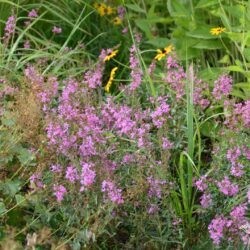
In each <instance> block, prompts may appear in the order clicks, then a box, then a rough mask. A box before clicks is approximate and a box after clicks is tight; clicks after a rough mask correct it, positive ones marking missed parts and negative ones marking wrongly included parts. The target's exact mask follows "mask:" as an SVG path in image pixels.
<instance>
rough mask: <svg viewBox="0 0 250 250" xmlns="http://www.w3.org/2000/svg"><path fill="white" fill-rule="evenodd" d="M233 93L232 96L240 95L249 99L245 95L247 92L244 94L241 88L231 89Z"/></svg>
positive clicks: (244, 98)
mask: <svg viewBox="0 0 250 250" xmlns="http://www.w3.org/2000/svg"><path fill="white" fill-rule="evenodd" d="M231 95H232V96H236V97H239V98H241V99H243V100H246V99H247V98H246V96H245V94H244V93H243V92H242V91H241V90H240V89H233V90H232V91H231Z"/></svg>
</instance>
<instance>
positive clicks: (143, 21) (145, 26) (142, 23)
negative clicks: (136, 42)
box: [135, 19, 153, 39]
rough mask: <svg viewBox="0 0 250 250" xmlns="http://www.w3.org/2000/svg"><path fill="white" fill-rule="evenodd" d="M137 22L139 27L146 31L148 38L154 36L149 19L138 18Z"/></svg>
mask: <svg viewBox="0 0 250 250" xmlns="http://www.w3.org/2000/svg"><path fill="white" fill-rule="evenodd" d="M135 24H136V26H137V27H138V28H139V29H141V30H142V31H143V32H145V35H146V37H147V38H148V39H151V38H152V37H153V35H152V33H151V30H150V25H149V23H148V21H147V19H136V20H135Z"/></svg>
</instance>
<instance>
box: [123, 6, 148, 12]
mask: <svg viewBox="0 0 250 250" xmlns="http://www.w3.org/2000/svg"><path fill="white" fill-rule="evenodd" d="M126 7H128V8H129V9H131V10H133V11H135V12H139V13H144V14H146V11H145V10H144V9H142V8H141V7H140V6H139V5H137V4H126Z"/></svg>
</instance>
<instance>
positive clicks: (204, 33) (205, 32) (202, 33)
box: [186, 26, 214, 39]
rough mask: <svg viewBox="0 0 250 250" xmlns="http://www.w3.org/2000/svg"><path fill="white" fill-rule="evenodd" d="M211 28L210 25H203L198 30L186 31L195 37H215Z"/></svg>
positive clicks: (188, 34)
mask: <svg viewBox="0 0 250 250" xmlns="http://www.w3.org/2000/svg"><path fill="white" fill-rule="evenodd" d="M210 29H211V27H210V26H203V27H199V28H198V29H196V30H193V31H190V32H186V35H187V36H189V37H194V38H202V39H214V36H213V35H211V34H210Z"/></svg>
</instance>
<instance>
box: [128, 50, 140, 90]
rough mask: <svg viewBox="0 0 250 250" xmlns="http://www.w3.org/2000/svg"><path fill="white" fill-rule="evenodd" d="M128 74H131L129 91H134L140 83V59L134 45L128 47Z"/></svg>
mask: <svg viewBox="0 0 250 250" xmlns="http://www.w3.org/2000/svg"><path fill="white" fill-rule="evenodd" d="M129 63H130V69H131V72H130V76H131V83H130V86H129V90H130V91H135V90H136V89H137V88H138V87H139V86H140V84H141V81H142V70H141V68H140V61H139V58H138V56H137V54H136V46H135V45H133V46H132V47H131V48H130V58H129Z"/></svg>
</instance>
